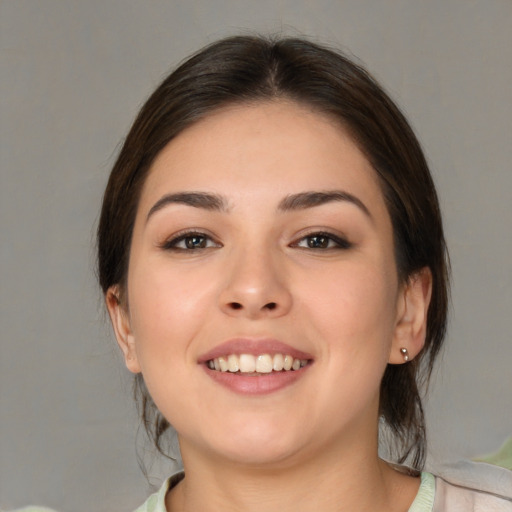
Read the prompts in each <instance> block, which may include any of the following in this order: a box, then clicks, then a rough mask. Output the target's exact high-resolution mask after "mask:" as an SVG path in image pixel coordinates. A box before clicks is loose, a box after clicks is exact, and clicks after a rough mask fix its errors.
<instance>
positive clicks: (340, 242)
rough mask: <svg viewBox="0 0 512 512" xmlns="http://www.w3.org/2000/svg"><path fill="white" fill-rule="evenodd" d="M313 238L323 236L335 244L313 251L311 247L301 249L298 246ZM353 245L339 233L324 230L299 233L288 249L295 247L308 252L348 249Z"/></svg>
mask: <svg viewBox="0 0 512 512" xmlns="http://www.w3.org/2000/svg"><path fill="white" fill-rule="evenodd" d="M314 236H323V237H326V238H329V239H330V240H332V241H333V242H335V243H336V246H335V247H326V248H323V249H322V248H317V249H314V248H312V247H302V246H300V245H299V243H300V242H302V241H304V240H305V239H307V238H312V237H314ZM353 245H354V244H353V243H352V242H350V241H349V240H348V238H347V237H346V236H345V235H343V234H341V233H333V232H332V231H329V230H325V229H311V230H309V231H308V232H305V233H301V234H300V235H299V236H298V237H297V238H296V239H295V241H294V242H292V243H291V244H290V247H297V248H299V249H308V250H319V251H320V250H324V251H327V250H336V249H350V248H351V247H353Z"/></svg>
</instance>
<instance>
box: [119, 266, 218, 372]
mask: <svg viewBox="0 0 512 512" xmlns="http://www.w3.org/2000/svg"><path fill="white" fill-rule="evenodd" d="M128 294H129V295H128V297H129V304H130V317H131V325H132V330H133V334H134V337H135V344H136V350H137V356H138V357H139V360H140V363H141V366H142V368H143V372H144V367H145V365H147V364H155V363H156V364H158V365H160V366H162V367H165V365H174V364H175V363H176V362H177V361H182V360H183V359H185V360H187V356H188V351H187V348H188V346H189V343H190V341H191V340H192V339H193V338H194V337H195V336H196V334H197V331H199V330H200V329H201V327H202V326H203V325H204V316H205V311H206V308H207V307H208V306H210V305H211V301H212V300H213V295H214V290H213V287H212V284H211V280H208V279H206V278H205V276H204V275H203V273H202V272H200V271H199V272H198V271H197V269H196V271H194V272H187V270H186V269H181V268H179V269H177V268H176V267H175V266H174V267H173V266H170V265H168V264H166V262H165V259H163V261H162V258H154V259H152V260H151V259H149V260H148V264H145V265H144V266H137V265H136V264H134V265H133V269H132V271H131V273H130V276H129V288H128Z"/></svg>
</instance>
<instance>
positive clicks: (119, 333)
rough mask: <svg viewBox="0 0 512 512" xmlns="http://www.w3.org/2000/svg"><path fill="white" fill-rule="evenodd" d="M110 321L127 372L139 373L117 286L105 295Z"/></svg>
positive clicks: (129, 328) (132, 337)
mask: <svg viewBox="0 0 512 512" xmlns="http://www.w3.org/2000/svg"><path fill="white" fill-rule="evenodd" d="M105 302H106V304H107V309H108V314H109V315H110V321H111V322H112V327H113V328H114V333H115V335H116V339H117V344H118V345H119V348H120V349H121V351H122V352H123V355H124V361H125V364H126V367H127V368H128V370H130V371H131V372H133V373H140V371H141V369H140V365H139V360H138V359H137V352H136V351H135V338H134V336H133V332H132V329H131V325H130V316H129V314H128V310H127V308H126V307H125V305H124V304H122V301H121V299H120V291H119V286H117V285H115V286H111V287H110V288H109V289H108V290H107V293H106V294H105Z"/></svg>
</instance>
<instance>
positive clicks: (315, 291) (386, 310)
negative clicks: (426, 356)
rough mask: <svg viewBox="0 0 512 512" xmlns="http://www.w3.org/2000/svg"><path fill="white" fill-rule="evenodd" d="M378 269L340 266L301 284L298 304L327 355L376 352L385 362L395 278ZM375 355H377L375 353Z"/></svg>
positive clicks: (378, 266) (381, 267)
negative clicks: (320, 336) (320, 337)
mask: <svg viewBox="0 0 512 512" xmlns="http://www.w3.org/2000/svg"><path fill="white" fill-rule="evenodd" d="M386 268H387V266H385V265H382V264H378V263H375V264H364V263H363V264H361V263H359V262H358V263H354V264H351V265H348V264H344V265H343V266H340V268H339V269H333V268H331V269H329V270H326V271H320V272H318V273H317V274H316V275H311V276H309V278H308V279H307V280H306V281H304V282H303V287H302V292H301V294H302V296H303V299H302V300H301V303H302V304H303V307H304V308H305V309H306V310H307V311H304V312H303V317H304V318H310V319H311V323H312V327H313V328H314V329H317V330H319V331H322V332H323V336H324V337H325V338H326V340H327V341H328V343H327V344H326V347H327V349H328V350H329V352H331V353H338V354H339V355H340V356H343V357H346V358H352V359H356V358H357V356H358V354H360V353H366V356H368V354H367V353H368V352H373V353H374V354H375V353H376V352H377V353H379V354H381V356H382V357H384V358H387V353H388V351H389V345H390V343H391V340H392V336H393V329H394V324H395V316H396V290H397V284H396V277H395V276H394V274H392V273H391V274H390V273H388V272H386ZM375 355H376V354H375Z"/></svg>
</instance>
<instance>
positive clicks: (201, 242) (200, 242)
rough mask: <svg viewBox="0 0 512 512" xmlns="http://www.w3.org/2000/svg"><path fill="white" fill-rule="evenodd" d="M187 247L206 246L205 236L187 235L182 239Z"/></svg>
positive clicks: (199, 247) (201, 247)
mask: <svg viewBox="0 0 512 512" xmlns="http://www.w3.org/2000/svg"><path fill="white" fill-rule="evenodd" d="M183 242H184V243H185V247H186V248H187V249H204V248H205V247H206V237H205V236H200V235H193V236H187V237H186V238H184V239H183Z"/></svg>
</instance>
